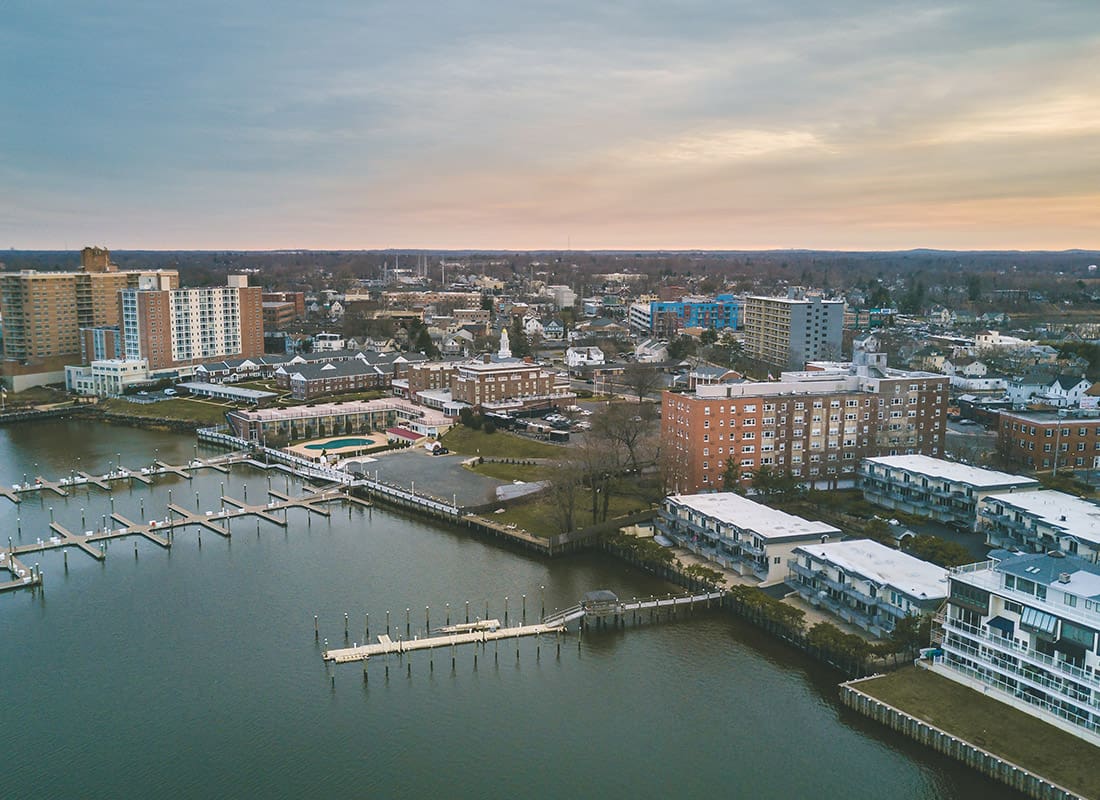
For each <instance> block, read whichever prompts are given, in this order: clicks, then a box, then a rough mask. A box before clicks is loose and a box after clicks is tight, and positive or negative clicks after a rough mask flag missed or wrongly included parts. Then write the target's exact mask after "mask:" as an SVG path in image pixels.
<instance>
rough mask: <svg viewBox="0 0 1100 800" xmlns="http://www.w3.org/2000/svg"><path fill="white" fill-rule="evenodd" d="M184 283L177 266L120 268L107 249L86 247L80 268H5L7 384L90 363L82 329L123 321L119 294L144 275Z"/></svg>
mask: <svg viewBox="0 0 1100 800" xmlns="http://www.w3.org/2000/svg"><path fill="white" fill-rule="evenodd" d="M143 279H145V280H152V279H156V280H163V281H166V282H167V283H168V284H169V285H171V286H173V287H174V286H178V285H179V275H178V273H177V272H176V271H175V270H156V271H142V270H120V269H119V268H118V267H117V266H116V265H115V264H113V263H112V262H111V258H110V253H109V252H108V251H107V250H105V249H102V248H94V247H86V248H84V250H83V251H82V252H81V268H80V270H78V271H67V272H39V271H36V270H23V271H21V272H6V273H0V316H2V317H3V320H4V364H3V371H4V378H3V380H4V384H5V385H6V386H7V387H8V388H9V389H12V390H14V391H20V390H22V389H26V388H28V387H30V386H40V385H42V384H46V383H59V382H62V381H64V380H65V366H66V365H67V364H73V363H86V359H85V357H84V355H83V354H82V350H83V348H82V344H83V337H82V336H81V332H80V331H81V329H83V328H94V327H97V326H113V325H118V324H119V303H118V295H119V292H120V291H122V290H123V289H127V288H133V287H137V286H138V285H139V282H140V281H141V280H143Z"/></svg>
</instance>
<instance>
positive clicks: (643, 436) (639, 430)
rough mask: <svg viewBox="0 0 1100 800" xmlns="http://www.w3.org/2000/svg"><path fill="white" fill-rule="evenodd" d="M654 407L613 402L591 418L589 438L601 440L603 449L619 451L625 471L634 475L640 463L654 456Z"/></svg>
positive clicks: (655, 441) (655, 443)
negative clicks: (624, 463)
mask: <svg viewBox="0 0 1100 800" xmlns="http://www.w3.org/2000/svg"><path fill="white" fill-rule="evenodd" d="M654 422H655V417H654V414H653V406H652V405H649V404H646V405H642V406H639V407H636V406H632V405H626V404H624V403H613V404H611V405H609V406H606V407H605V408H602V409H600V411H599V412H598V413H597V414H596V415H595V416H594V417H592V429H591V431H590V432H589V438H593V439H596V440H599V441H601V442H602V443H603V444H604V445H605V446H607V447H610V448H615V449H619V450H620V451H622V453H623V456H624V457H625V458H623V459H621V460H623V461H625V462H626V468H627V470H628V471H630V472H637V471H638V469H639V468H640V466H641V465H642V463H643V462H648V461H651V460H653V459H654V458H655V457H656V453H655V452H654V451H655V449H656V445H657V440H656V431H655V428H656V426H655V425H654Z"/></svg>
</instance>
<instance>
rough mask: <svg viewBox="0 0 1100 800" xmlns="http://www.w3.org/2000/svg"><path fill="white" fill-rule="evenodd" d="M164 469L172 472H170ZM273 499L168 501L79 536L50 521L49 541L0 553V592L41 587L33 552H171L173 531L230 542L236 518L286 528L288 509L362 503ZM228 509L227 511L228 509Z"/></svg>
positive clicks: (330, 493)
mask: <svg viewBox="0 0 1100 800" xmlns="http://www.w3.org/2000/svg"><path fill="white" fill-rule="evenodd" d="M166 471H168V472H171V471H172V470H166ZM159 474H163V473H159ZM91 482H93V481H89V483H91ZM272 496H274V497H275V499H274V500H272V501H270V502H268V503H265V504H261V505H249V504H248V503H246V502H244V501H241V500H237V499H235V498H233V497H228V496H223V497H222V498H221V500H222V508H221V509H220V510H218V511H192V510H189V509H187V508H184V507H183V506H180V505H177V504H175V503H172V504H170V505H169V506H168V516H167V517H165V518H164V519H159V520H150V521H148V522H134V521H133V520H130V519H127V518H126V517H124V516H122V515H121V514H118V513H114V512H112V513H111V516H110V519H111V521H112V522H113V523H117V524H118V526H119V527H117V528H116V527H104V528H100V529H97V530H93V531H85V532H83V533H73V532H72V531H70V530H68V529H67V528H65V527H64V526H63V525H61V524H60V523H57V522H51V523H50V525H49V530H50V532H51V534H52V535H51V536H50V537H48V538H46V539H39V540H37V541H35V542H31V543H29V544H19V545H13V546H12V547H10V548H9V549H8V550H6V551H5V550H0V569H7V570H8V572H9V573H11V576H12V578H13V580H10V581H7V582H4V583H0V592H3V591H10V590H14V589H24V588H32V587H35V586H39V585H41V584H42V573H41V571H39V570H36V569H34V568H32V567H27V566H26V565H25V564H24V563H23V562H22V561H21V560H20V556H26V555H28V554H31V553H40V552H45V551H47V550H58V549H60V550H62V551H66V552H67V550H68V548H70V547H71V548H75V549H77V550H81V551H83V552H84V553H86V554H87V555H90V556H91V557H92V558H94V559H96V560H98V561H102V560H103V559H104V558H106V556H107V552H106V545H107V542H109V541H111V540H113V539H123V538H125V537H127V536H140V537H142V538H145V539H147V540H149V541H150V542H153V543H154V544H156V545H158V546H159V547H164V548H169V547H171V546H172V541H173V538H174V535H175V530H176V529H178V528H186V527H200V528H205V529H206V530H209V531H212V532H214V533H216V534H218V535H219V536H223V537H225V538H229V537H230V536H231V535H232V521H233V520H234V519H242V518H244V517H249V516H251V517H255V518H258V519H262V520H265V521H267V522H271V523H274V524H276V525H279V526H281V527H286V524H287V523H286V519H285V512H286V511H287V510H289V509H292V508H299V509H303V510H305V511H307V512H308V513H311V514H318V515H321V516H325V517H327V516H329V515H330V514H331V512H330V511H329V510H328V509H326V508H323V507H322V505H323V504H327V503H333V502H356V503H362V502H363V501H361V500H357V499H356V498H352V497H351V496H350V495H348V494H347V493H345V492H344V491H342V490H339V489H326V490H323V491H317V492H311V493H309V494H306V495H302V496H301V497H291V496H290V495H287V494H284V493H282V492H272ZM226 506H229V507H228V508H226ZM279 511H282V512H284V515H283V517H279V516H278V515H277V512H279ZM135 552H136V551H135Z"/></svg>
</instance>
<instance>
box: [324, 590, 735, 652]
mask: <svg viewBox="0 0 1100 800" xmlns="http://www.w3.org/2000/svg"><path fill="white" fill-rule="evenodd" d="M595 594H599V595H605V596H604V597H601V598H600V599H591V600H590V599H587V598H586V600H584V601H582V602H581V603H579V604H577V605H575V606H572V607H570V608H567V609H564V610H563V611H555V612H554V613H553V614H550V615H548V616H546V617H544V618H543V619H542V621H541V622H537V623H535V624H533V625H524V624H520V625H515V626H512V627H504V626H501V624H500V621H499V620H495V619H490V620H477V621H476V622H467V623H460V624H458V625H448V626H447V627H444V628H440V629H438V630H436V631H434V632H433V633H431V634H430V635H428V636H421V637H413V638H410V639H401V638H400V637H399V638H398V639H396V640H394V639H392V638H391V637H390V634H389V632H388V631H387V633H384V634H382V635H380V636H379V637H378V641H377V642H375V643H373V644H362V645H354V646H352V647H343V648H338V649H332V650H325V651H324V653H323V654H322V655H323V658H324V660H325V661H331V662H333V663H336V664H346V663H349V662H353V661H366V660H368V659H370V658H372V657H376V656H389V655H400V654H403V653H411V652H413V651H416V650H436V649H439V648H444V647H455V646H458V645H465V644H475V645H476V644H482V645H483V644H485V643H486V642H493V641H503V640H506V639H519V638H522V637H527V636H543V635H557V634H561V633H563V632H564V631H565V630H566V626H567V625H568V624H569V623H570V622H576V621H577V620H581V622H582V625H583V624H584V622H585V619H586V618H587V617H593V618H595V619H603V618H607V617H615V618H619V619H621V618H622V617H623V616H624V615H625V614H627V613H634V614H636V613H637V612H639V611H654V612H656V611H659V610H661V609H667V610H669V611H674V610H675V609H677V608H682V607H688V608H692V609H694V608H695V607H696V605H700V606H708V607H709V605H710V603H711V601H713V600H721V599H722V597H723V596H724V595H725V592H718V591H715V592H702V593H697V594H684V595H676V596H672V595H669V596H668V597H661V598H651V599H649V600H637V599H635V600H632V601H630V602H628V603H623V602H619V600H618V598H615V596H614V595H612V594H611V593H610V592H606V593H604V592H599V593H595ZM345 617H346V615H345Z"/></svg>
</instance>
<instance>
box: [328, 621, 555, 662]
mask: <svg viewBox="0 0 1100 800" xmlns="http://www.w3.org/2000/svg"><path fill="white" fill-rule="evenodd" d="M470 625H471V627H469V628H467V629H465V630H463V629H462V628H463V627H465V626H451V627H452V628H458V629H459V630H457V631H455V632H452V633H440V634H437V635H433V636H424V637H422V638H413V639H400V638H398V639H397V640H396V641H395V640H394V639H391V638H390V637H389V635H388V634H382V635H381V636H379V637H378V642H377V643H376V644H364V645H360V646H358V647H345V648H343V649H340V650H327V651H325V654H324V658H325V661H332V662H334V663H336V664H346V663H349V662H352V661H366V660H367V659H369V658H371V657H374V656H388V655H399V654H402V653H411V652H414V651H416V650H437V649H440V648H444V647H455V646H457V645H460V644H485V643H486V642H494V641H502V640H505V639H518V638H520V637H523V636H541V635H543V634H557V633H560V632H561V631H562V630H563V628H564V626H563V625H560V624H557V625H544V624H542V623H541V622H540V623H536V624H534V625H517V626H515V627H512V628H502V627H499V625H500V623H499V621H498V620H495V619H494V620H487V621H485V623H482V625H478V626H476V627H475V626H474V625H475V624H474V623H471V624H470Z"/></svg>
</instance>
